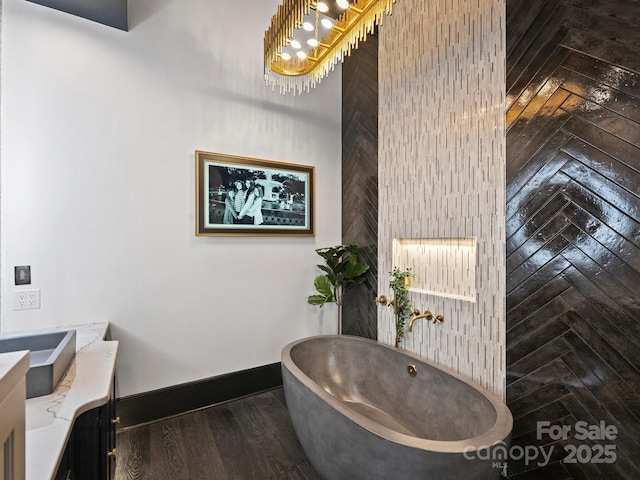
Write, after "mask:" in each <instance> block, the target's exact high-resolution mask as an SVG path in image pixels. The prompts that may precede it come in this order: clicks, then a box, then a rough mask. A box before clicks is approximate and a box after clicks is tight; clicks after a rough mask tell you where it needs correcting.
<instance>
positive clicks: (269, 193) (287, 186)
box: [196, 151, 315, 236]
mask: <svg viewBox="0 0 640 480" xmlns="http://www.w3.org/2000/svg"><path fill="white" fill-rule="evenodd" d="M314 173H315V170H314V167H310V166H305V165H295V164H291V163H282V162H274V161H270V160H260V159H257V158H244V157H235V156H232V155H223V154H220V153H210V152H201V151H196V235H209V236H214V235H227V236H239V235H281V236H284V235H300V236H313V235H315V232H314V205H313V203H314Z"/></svg>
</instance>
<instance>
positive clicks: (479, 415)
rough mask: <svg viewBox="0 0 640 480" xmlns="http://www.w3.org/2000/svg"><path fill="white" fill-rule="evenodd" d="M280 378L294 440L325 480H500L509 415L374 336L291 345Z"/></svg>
mask: <svg viewBox="0 0 640 480" xmlns="http://www.w3.org/2000/svg"><path fill="white" fill-rule="evenodd" d="M410 366H415V370H416V372H415V373H416V375H415V376H411V375H410V374H409V372H408V370H409V369H410ZM282 376H283V382H284V391H285V396H286V399H287V406H288V408H289V412H290V414H291V419H292V421H293V425H294V428H295V431H296V434H297V436H298V439H299V440H300V443H301V444H302V447H303V448H304V451H305V453H306V454H307V457H308V458H309V461H310V462H311V464H312V465H313V467H314V469H315V470H316V472H317V473H318V474H319V475H320V477H322V478H323V479H324V480H342V479H349V480H352V479H353V480H358V479H361V480H375V479H381V480H382V479H384V480H413V479H415V480H427V479H432V480H448V479H451V480H461V479H462V480H471V479H478V480H488V479H494V478H499V477H500V473H501V467H502V465H503V464H504V459H505V457H506V449H507V447H508V444H509V440H510V434H511V427H512V424H513V419H512V417H511V413H510V412H509V409H508V408H507V407H506V406H505V405H504V403H503V402H502V401H501V400H500V399H499V398H498V397H497V396H495V395H494V394H492V393H490V392H488V391H486V390H484V389H482V388H480V387H478V386H475V385H473V384H471V383H470V382H468V381H467V380H465V379H463V378H462V377H461V376H459V375H457V374H456V373H454V372H451V371H449V370H447V369H445V368H443V367H440V366H437V365H435V364H433V363H430V362H428V361H425V360H423V359H420V357H417V356H415V355H412V354H410V353H408V352H404V351H400V350H398V349H395V348H392V347H389V346H386V345H383V344H381V343H378V342H374V341H371V340H368V339H364V338H359V337H350V336H346V335H342V336H338V335H328V336H319V337H311V338H306V339H303V340H299V341H296V342H293V343H291V344H289V345H287V346H286V347H285V348H284V349H283V350H282Z"/></svg>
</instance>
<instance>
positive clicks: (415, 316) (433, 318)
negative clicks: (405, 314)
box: [407, 309, 444, 332]
mask: <svg viewBox="0 0 640 480" xmlns="http://www.w3.org/2000/svg"><path fill="white" fill-rule="evenodd" d="M411 313H412V317H411V320H409V328H407V331H409V332H411V331H413V322H415V321H416V320H420V319H422V318H424V319H425V320H427V321H428V322H431V321H433V323H436V324H438V323H442V322H444V315H435V316H434V315H433V313H431V312H430V311H429V310H426V311H425V312H424V313H423V314H422V315H421V314H420V310H417V309H416V310H414V311H413V312H411Z"/></svg>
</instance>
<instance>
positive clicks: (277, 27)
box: [264, 0, 396, 94]
mask: <svg viewBox="0 0 640 480" xmlns="http://www.w3.org/2000/svg"><path fill="white" fill-rule="evenodd" d="M334 2H335V3H334ZM395 2H396V0H353V1H347V0H337V1H336V0H325V1H317V0H284V2H283V3H282V5H280V6H279V7H278V11H277V13H276V14H275V15H274V16H273V18H272V19H271V26H270V27H269V29H268V30H267V31H266V32H265V36H264V73H265V81H266V82H267V85H270V86H271V87H272V88H273V89H275V88H276V87H277V88H279V90H280V92H281V93H287V92H291V93H293V94H298V93H302V92H303V91H307V92H308V91H309V90H310V89H311V88H313V87H315V86H316V84H318V83H320V81H321V80H322V79H323V78H324V77H326V76H327V75H328V74H329V72H330V71H332V70H333V69H334V67H335V65H336V64H337V63H338V62H342V60H343V59H344V56H345V55H349V53H350V52H351V50H352V49H355V48H358V43H359V42H361V41H365V40H366V39H367V35H368V34H370V33H371V32H373V30H374V28H375V27H376V25H381V24H382V22H383V18H384V16H385V15H388V14H391V13H392V7H393V4H394V3H395ZM332 15H333V16H332Z"/></svg>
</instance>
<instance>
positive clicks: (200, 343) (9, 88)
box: [1, 0, 341, 396]
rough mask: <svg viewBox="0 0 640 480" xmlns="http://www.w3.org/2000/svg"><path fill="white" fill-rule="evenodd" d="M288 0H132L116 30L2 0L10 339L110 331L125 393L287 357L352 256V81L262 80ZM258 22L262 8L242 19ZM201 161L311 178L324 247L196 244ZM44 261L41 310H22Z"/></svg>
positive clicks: (6, 324) (327, 320) (322, 317)
mask: <svg viewBox="0 0 640 480" xmlns="http://www.w3.org/2000/svg"><path fill="white" fill-rule="evenodd" d="M278 3H279V1H278V0H268V1H265V0H250V1H249V2H238V1H237V0H217V1H215V2H212V1H210V0H180V1H177V0H173V1H172V0H155V1H154V0H135V1H131V2H129V17H130V31H129V32H121V31H118V30H115V29H113V28H109V27H105V26H102V25H99V24H96V23H93V22H90V21H87V20H84V19H81V18H77V17H74V16H71V15H68V14H65V13H61V12H58V11H55V10H51V9H48V8H46V7H42V6H39V5H35V4H32V3H30V2H25V1H24V0H4V2H3V32H2V42H3V44H2V45H3V47H2V99H1V106H2V111H1V121H2V125H1V129H2V145H1V147H2V157H1V166H2V177H1V178H2V198H1V202H2V203H1V213H2V217H1V226H2V245H1V247H2V252H1V255H2V289H1V291H2V312H1V313H2V317H1V320H2V330H3V331H14V330H23V329H31V328H39V327H46V326H54V325H66V324H73V323H85V322H97V321H109V322H111V324H112V332H113V336H114V337H115V338H116V339H118V340H120V341H121V344H120V345H121V350H120V357H119V363H118V387H119V395H120V396H127V395H132V394H135V393H139V392H144V391H149V390H153V389H156V388H161V387H164V386H169V385H175V384H180V383H183V382H187V381H191V380H196V379H200V378H206V377H210V376H214V375H217V374H222V373H226V372H232V371H238V370H242V369H245V368H250V367H254V366H258V365H264V364H268V363H272V362H276V361H279V358H280V356H279V355H280V349H281V348H282V347H283V346H284V345H285V344H286V343H287V342H289V341H291V340H293V339H296V338H300V337H303V336H308V335H312V334H317V333H330V332H332V331H335V325H334V312H333V311H332V310H329V309H323V310H324V311H323V312H321V311H320V310H318V309H317V308H315V307H311V306H308V305H307V303H306V297H307V295H309V294H311V293H313V292H312V290H313V278H314V277H315V275H316V274H317V273H318V271H317V269H316V267H315V264H316V263H317V260H318V259H319V257H317V255H316V253H315V252H314V249H315V248H319V247H324V246H329V245H334V244H337V243H340V161H341V160H340V157H341V154H340V148H341V147H340V135H341V134H340V129H341V126H340V71H339V69H338V70H337V71H336V72H334V73H333V74H332V75H331V76H330V77H329V78H327V79H325V80H324V81H323V83H322V85H321V86H320V87H319V88H317V89H316V90H315V91H313V92H312V93H311V94H308V95H307V94H305V95H303V96H298V97H283V96H281V95H279V94H278V93H275V92H271V91H270V90H268V89H267V88H266V87H265V85H264V82H263V77H262V69H263V60H262V45H263V41H262V39H263V34H264V31H265V30H266V28H267V27H268V24H269V21H270V19H271V16H272V15H273V13H275V11H276V8H277V5H278ZM247 12H250V14H249V15H247ZM196 149H199V150H205V151H212V152H220V153H227V154H233V155H240V156H247V157H258V158H265V159H271V160H279V161H284V162H290V163H302V164H306V165H314V166H316V186H317V192H316V206H317V210H316V231H317V235H316V236H315V237H313V238H267V237H263V238H260V237H232V238H223V237H221V238H208V237H196V236H195V233H194V232H195V225H194V221H195V218H194V211H195V199H194V197H195V179H194V174H195V167H194V164H195V160H194V151H195V150H196ZM15 265H31V269H32V275H33V284H32V285H31V288H39V289H41V292H42V308H41V309H40V310H31V311H20V312H15V311H13V304H12V300H13V292H14V290H15V289H16V288H18V287H15V286H14V285H13V267H14V266H15Z"/></svg>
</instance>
